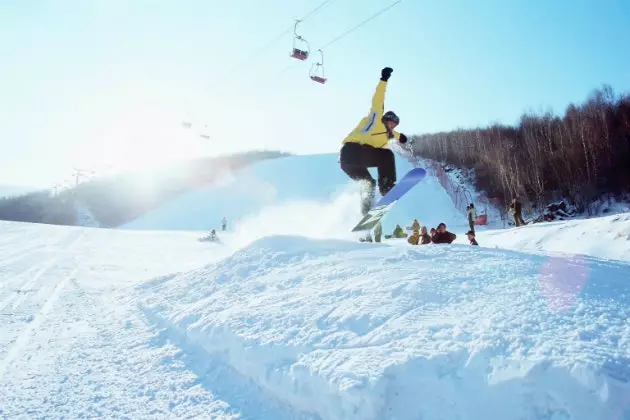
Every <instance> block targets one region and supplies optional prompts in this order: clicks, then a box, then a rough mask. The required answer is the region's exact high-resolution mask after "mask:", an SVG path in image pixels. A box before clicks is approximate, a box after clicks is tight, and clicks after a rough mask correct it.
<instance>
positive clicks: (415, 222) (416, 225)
mask: <svg viewBox="0 0 630 420" xmlns="http://www.w3.org/2000/svg"><path fill="white" fill-rule="evenodd" d="M411 230H412V231H414V232H415V231H416V230H418V231H419V230H420V222H418V219H413V223H412V224H411Z"/></svg>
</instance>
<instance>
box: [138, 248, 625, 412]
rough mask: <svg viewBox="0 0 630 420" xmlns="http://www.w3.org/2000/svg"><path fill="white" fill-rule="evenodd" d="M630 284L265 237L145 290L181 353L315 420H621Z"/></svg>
mask: <svg viewBox="0 0 630 420" xmlns="http://www.w3.org/2000/svg"><path fill="white" fill-rule="evenodd" d="M375 262H378V264H375ZM454 267H458V268H457V269H454ZM628 278H630V265H627V264H625V263H613V262H603V261H599V260H592V259H588V258H582V257H575V258H559V257H558V258H556V257H551V258H549V257H544V256H539V255H527V254H521V253H517V252H513V251H505V250H496V249H488V248H482V247H471V246H466V245H450V246H437V245H436V246H425V247H413V248H412V247H410V248H408V249H401V248H400V247H394V246H387V245H384V244H359V243H354V242H349V241H341V240H317V239H309V238H304V237H297V236H272V237H265V238H262V239H260V240H257V241H255V242H253V243H252V244H250V246H248V247H246V248H243V249H241V250H239V251H237V252H236V253H234V254H233V255H232V256H230V257H228V258H226V259H224V260H222V261H219V262H217V263H215V264H212V265H208V266H206V267H204V268H201V269H198V270H193V271H190V272H186V273H180V274H177V275H173V276H169V277H164V278H160V279H158V280H154V281H150V282H147V283H144V284H142V285H141V286H138V288H137V292H138V293H139V296H141V302H140V307H141V309H142V310H143V312H144V313H145V315H146V316H147V318H148V319H149V320H150V321H151V322H154V323H155V324H157V325H158V326H159V327H160V328H163V329H164V330H165V331H166V334H168V335H169V337H170V338H171V339H172V340H173V342H176V343H178V345H179V346H180V347H181V349H182V351H184V352H187V351H190V352H199V351H201V352H203V353H205V355H206V356H207V357H208V358H218V359H220V360H222V362H224V363H225V364H226V365H228V366H230V368H233V369H234V370H235V371H236V372H238V373H239V374H240V375H242V376H243V377H245V378H248V379H249V380H251V381H252V382H253V383H255V384H257V385H258V386H260V387H261V389H262V390H264V392H265V393H267V394H268V395H269V396H270V398H275V399H278V400H280V401H283V402H284V403H287V404H288V405H289V406H291V407H292V408H293V409H295V410H296V411H299V412H302V413H313V414H315V415H317V416H319V417H320V418H322V419H342V418H343V419H385V418H387V419H418V418H422V419H424V420H431V419H444V418H448V419H455V418H458V419H488V418H501V419H541V418H545V419H613V418H617V419H623V418H630V406H629V404H628V403H630V384H629V381H630V323H628V319H630V282H629V281H628ZM206 356H201V357H206Z"/></svg>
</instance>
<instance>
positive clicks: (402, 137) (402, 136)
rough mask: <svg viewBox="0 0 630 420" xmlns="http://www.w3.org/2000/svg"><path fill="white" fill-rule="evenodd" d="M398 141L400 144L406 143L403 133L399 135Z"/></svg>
mask: <svg viewBox="0 0 630 420" xmlns="http://www.w3.org/2000/svg"><path fill="white" fill-rule="evenodd" d="M398 141H399V142H401V143H402V144H405V143H407V136H405V135H404V134H403V133H400V138H399V139H398Z"/></svg>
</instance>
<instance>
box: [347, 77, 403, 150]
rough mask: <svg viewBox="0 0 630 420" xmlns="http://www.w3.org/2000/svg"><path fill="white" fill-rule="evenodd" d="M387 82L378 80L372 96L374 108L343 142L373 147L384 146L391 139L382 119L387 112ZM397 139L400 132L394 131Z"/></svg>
mask: <svg viewBox="0 0 630 420" xmlns="http://www.w3.org/2000/svg"><path fill="white" fill-rule="evenodd" d="M386 86H387V82H385V81H383V80H379V81H378V85H377V86H376V92H374V96H373V97H372V108H371V109H370V113H369V114H368V116H367V117H364V118H363V119H362V120H361V122H360V123H359V125H357V126H356V128H355V129H354V130H352V132H351V133H350V134H348V136H347V137H346V138H345V139H344V140H343V143H348V142H353V143H359V144H367V145H370V146H372V147H378V148H384V147H385V146H387V142H388V141H389V140H390V139H388V138H387V129H386V128H385V124H383V122H382V121H381V118H382V117H383V113H384V112H385V104H384V102H385V87H386ZM392 134H393V135H394V138H395V139H396V140H399V139H400V133H398V132H396V131H392Z"/></svg>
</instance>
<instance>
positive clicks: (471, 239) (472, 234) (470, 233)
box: [466, 230, 479, 245]
mask: <svg viewBox="0 0 630 420" xmlns="http://www.w3.org/2000/svg"><path fill="white" fill-rule="evenodd" d="M466 236H468V242H470V244H471V245H479V244H478V243H477V240H476V239H475V232H473V231H472V230H469V231H468V232H466Z"/></svg>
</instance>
